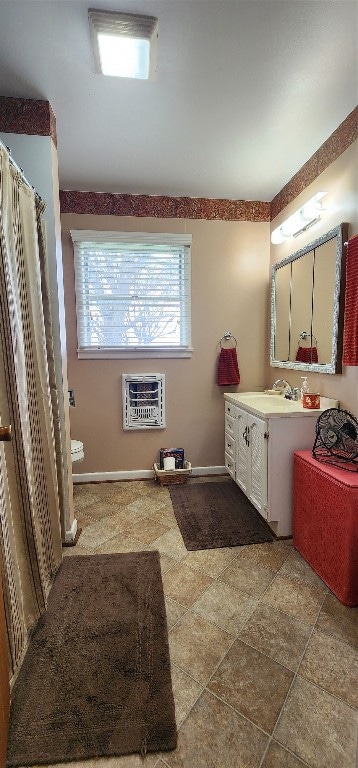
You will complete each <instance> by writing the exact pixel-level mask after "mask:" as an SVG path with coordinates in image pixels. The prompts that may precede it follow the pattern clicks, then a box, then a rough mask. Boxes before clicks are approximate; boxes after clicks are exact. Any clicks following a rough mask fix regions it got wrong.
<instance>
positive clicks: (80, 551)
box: [62, 544, 93, 557]
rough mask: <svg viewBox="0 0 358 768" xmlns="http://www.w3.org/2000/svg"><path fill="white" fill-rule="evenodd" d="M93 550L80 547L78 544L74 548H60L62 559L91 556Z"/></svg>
mask: <svg viewBox="0 0 358 768" xmlns="http://www.w3.org/2000/svg"><path fill="white" fill-rule="evenodd" d="M92 554H93V550H91V549H86V548H85V547H81V545H80V544H76V546H74V547H62V555H63V557H74V556H75V555H92Z"/></svg>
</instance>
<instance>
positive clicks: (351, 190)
mask: <svg viewBox="0 0 358 768" xmlns="http://www.w3.org/2000/svg"><path fill="white" fill-rule="evenodd" d="M320 191H325V192H327V195H326V197H325V198H324V200H323V205H324V207H325V208H326V209H327V210H326V211H325V212H324V215H323V218H322V221H321V222H319V224H317V225H316V226H315V227H314V228H312V229H310V230H308V231H307V232H306V233H303V234H302V235H301V236H300V237H299V238H297V240H293V239H292V238H290V239H289V240H287V241H286V242H285V243H282V245H271V259H270V261H271V265H272V264H275V263H276V262H278V261H281V260H282V259H284V258H286V256H289V255H290V254H291V253H294V252H295V251H297V250H299V249H301V248H304V247H305V246H306V245H308V244H309V243H310V242H312V241H313V240H315V239H316V238H317V237H320V236H321V235H323V234H324V233H325V232H328V231H329V230H330V229H333V227H336V226H337V225H338V224H341V223H342V222H347V223H349V235H348V236H349V237H352V235H355V234H357V233H358V142H357V141H356V142H355V143H354V144H352V145H351V146H350V147H349V148H348V149H347V150H346V151H345V152H343V154H342V155H340V157H339V158H338V159H337V160H335V162H334V163H332V164H331V165H330V166H329V167H328V168H327V169H326V170H325V171H324V172H323V173H322V174H321V175H320V176H319V177H318V178H317V179H316V180H315V181H314V182H313V183H312V184H310V186H309V187H307V188H306V189H305V191H304V192H302V193H301V194H300V195H299V196H298V197H297V198H296V199H295V200H294V201H293V202H292V203H290V205H288V206H287V207H286V208H285V209H284V210H283V211H281V213H280V214H279V216H277V217H276V218H275V219H274V220H273V221H272V222H271V231H272V230H273V229H275V228H276V227H278V226H279V225H280V224H282V222H283V221H285V219H287V218H288V216H291V214H292V213H294V212H295V211H296V210H298V209H299V208H300V207H301V206H302V205H303V204H304V203H305V202H307V200H309V199H310V198H311V197H313V195H315V194H316V192H320ZM302 375H303V373H302V372H301V371H291V370H285V369H284V368H276V367H275V368H272V367H270V365H269V363H268V366H267V378H268V380H269V381H270V382H271V383H272V382H273V381H274V380H275V379H278V378H280V377H284V378H285V379H287V380H288V381H289V383H290V384H291V385H292V386H299V387H300V386H301V383H302V382H301V376H302ZM307 376H308V377H309V378H308V381H309V385H310V389H312V390H314V391H315V392H320V394H321V395H324V396H325V397H334V398H336V399H338V400H339V401H340V405H341V407H342V408H346V409H347V410H349V411H351V412H352V413H354V414H355V415H356V416H358V368H353V367H349V368H345V367H343V370H342V373H341V374H318V373H310V374H307Z"/></svg>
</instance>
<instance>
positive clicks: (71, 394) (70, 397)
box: [68, 389, 76, 408]
mask: <svg viewBox="0 0 358 768" xmlns="http://www.w3.org/2000/svg"><path fill="white" fill-rule="evenodd" d="M68 402H69V404H70V405H72V406H73V408H74V407H75V405H76V400H75V390H74V389H69V390H68Z"/></svg>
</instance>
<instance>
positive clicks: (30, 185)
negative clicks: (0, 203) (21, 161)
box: [0, 139, 42, 200]
mask: <svg viewBox="0 0 358 768" xmlns="http://www.w3.org/2000/svg"><path fill="white" fill-rule="evenodd" d="M0 147H2V148H3V149H6V151H7V152H8V154H9V161H10V163H11V165H12V166H13V168H15V170H16V171H17V172H18V173H19V174H20V176H21V178H22V180H23V182H24V184H26V186H27V187H29V189H33V191H34V192H35V194H36V195H37V197H39V198H40V200H42V198H41V195H39V193H38V192H37V190H36V189H35V187H34V186H33V184H30V182H29V181H28V180H27V178H26V176H25V173H24V171H23V169H22V168H20V166H19V165H18V164H17V162H16V161H15V160H14V158H13V157H12V154H11V149H10V147H8V146H7V145H6V144H4V142H3V141H2V139H0Z"/></svg>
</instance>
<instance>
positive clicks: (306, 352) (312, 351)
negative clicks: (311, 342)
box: [296, 347, 318, 363]
mask: <svg viewBox="0 0 358 768" xmlns="http://www.w3.org/2000/svg"><path fill="white" fill-rule="evenodd" d="M296 361H297V362H299V363H318V352H317V347H298V350H297V354H296Z"/></svg>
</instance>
